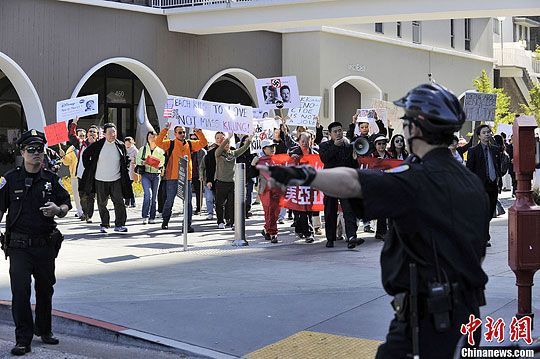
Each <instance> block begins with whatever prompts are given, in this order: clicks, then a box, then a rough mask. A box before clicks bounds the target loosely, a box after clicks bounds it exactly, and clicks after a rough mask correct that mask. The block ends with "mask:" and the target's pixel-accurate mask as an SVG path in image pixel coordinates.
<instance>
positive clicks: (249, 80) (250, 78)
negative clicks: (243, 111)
mask: <svg viewBox="0 0 540 359" xmlns="http://www.w3.org/2000/svg"><path fill="white" fill-rule="evenodd" d="M226 74H229V75H232V76H234V77H236V78H237V79H238V80H239V81H240V82H241V83H242V84H243V85H244V86H245V87H246V89H247V90H248V92H249V95H250V96H251V98H252V99H253V102H254V103H257V92H256V91H255V80H256V79H257V77H256V76H255V75H253V74H252V73H251V72H249V71H247V70H244V69H240V68H229V69H225V70H221V71H220V72H218V73H217V74H215V75H214V76H212V77H211V78H210V80H208V81H207V82H206V84H205V85H204V87H203V88H202V90H201V92H200V93H199V96H198V97H197V98H199V99H202V98H203V97H204V95H205V94H206V92H207V91H208V89H209V88H210V86H212V85H213V84H214V82H216V80H217V79H219V78H220V77H221V76H223V75H226Z"/></svg>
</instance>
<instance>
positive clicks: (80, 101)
mask: <svg viewBox="0 0 540 359" xmlns="http://www.w3.org/2000/svg"><path fill="white" fill-rule="evenodd" d="M97 113H98V95H88V96H82V97H77V98H70V99H68V100H64V101H58V102H57V103H56V122H63V121H66V122H67V121H68V120H72V119H74V118H75V117H84V116H90V115H95V114H97Z"/></svg>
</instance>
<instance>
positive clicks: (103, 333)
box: [0, 300, 239, 359]
mask: <svg viewBox="0 0 540 359" xmlns="http://www.w3.org/2000/svg"><path fill="white" fill-rule="evenodd" d="M32 309H34V305H32ZM0 320H1V321H7V322H11V321H12V320H13V319H12V314H11V301H6V300H0ZM52 325H53V328H54V332H55V333H60V334H66V335H72V336H77V337H81V338H85V339H90V340H97V341H103V342H109V343H114V344H120V345H126V346H135V347H139V348H144V349H153V350H159V351H167V352H173V353H178V354H183V355H186V356H189V357H190V358H201V359H202V358H204V359H237V358H239V357H237V356H234V355H230V354H226V353H223V352H219V351H215V350H212V349H209V348H205V347H200V346H197V345H193V344H189V343H185V342H180V341H177V340H174V339H170V338H166V337H161V336H158V335H154V334H151V333H146V332H142V331H139V330H136V329H131V328H127V327H124V326H121V325H116V324H113V323H109V322H104V321H101V320H97V319H93V318H89V317H85V316H82V315H77V314H73V313H67V312H62V311H59V310H55V309H53V311H52Z"/></svg>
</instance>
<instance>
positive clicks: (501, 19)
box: [497, 16, 506, 67]
mask: <svg viewBox="0 0 540 359" xmlns="http://www.w3.org/2000/svg"><path fill="white" fill-rule="evenodd" d="M505 19H506V18H505V17H504V16H501V17H498V18H497V20H499V32H500V34H499V39H500V40H501V67H502V66H503V65H504V53H503V50H504V45H503V21H504V20H505Z"/></svg>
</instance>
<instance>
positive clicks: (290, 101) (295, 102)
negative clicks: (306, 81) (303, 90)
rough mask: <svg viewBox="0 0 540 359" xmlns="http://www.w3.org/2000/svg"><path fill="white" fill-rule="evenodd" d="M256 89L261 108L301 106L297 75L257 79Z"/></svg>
mask: <svg viewBox="0 0 540 359" xmlns="http://www.w3.org/2000/svg"><path fill="white" fill-rule="evenodd" d="M255 89H256V91H257V100H258V101H259V108H261V109H264V110H279V109H282V108H297V107H300V95H299V93H298V84H297V82H296V76H286V77H273V78H267V79H257V80H255Z"/></svg>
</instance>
